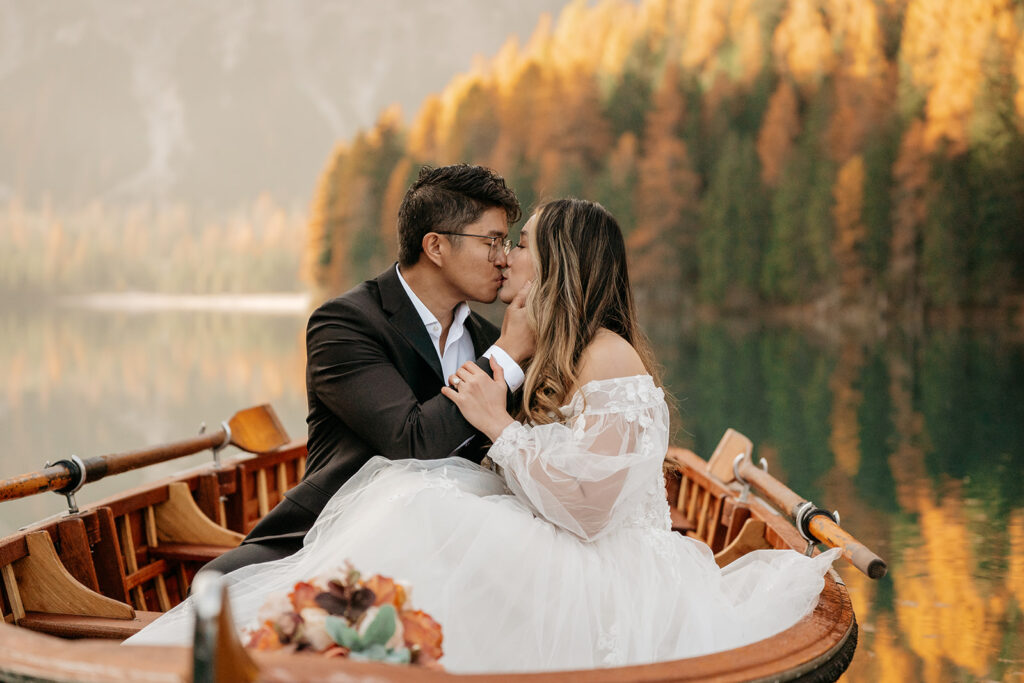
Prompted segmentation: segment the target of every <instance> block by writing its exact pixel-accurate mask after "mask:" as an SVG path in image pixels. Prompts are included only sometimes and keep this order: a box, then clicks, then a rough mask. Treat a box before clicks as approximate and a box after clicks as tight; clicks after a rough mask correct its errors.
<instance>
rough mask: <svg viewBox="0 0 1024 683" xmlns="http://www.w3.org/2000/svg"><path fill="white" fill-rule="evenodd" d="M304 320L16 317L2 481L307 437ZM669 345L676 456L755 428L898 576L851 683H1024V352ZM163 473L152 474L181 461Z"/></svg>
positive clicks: (877, 612)
mask: <svg viewBox="0 0 1024 683" xmlns="http://www.w3.org/2000/svg"><path fill="white" fill-rule="evenodd" d="M304 324H305V319H304V316H301V315H294V316H244V315H226V314H220V313H196V312H189V313H185V312H179V313H172V312H164V313H147V314H138V315H128V314H120V313H111V312H103V313H97V312H84V311H69V310H47V311H41V312H25V311H20V312H8V313H0V373H2V374H3V376H4V378H5V382H4V384H3V389H2V392H0V452H2V453H3V456H4V458H3V462H4V465H3V471H2V472H0V474H2V475H4V476H8V475H12V474H17V473H20V472H23V471H28V470H31V469H35V468H36V467H37V466H38V465H39V464H41V463H42V462H43V461H44V460H46V459H48V458H50V459H53V458H59V457H65V456H66V455H68V454H70V453H78V454H79V455H82V456H89V455H95V454H98V453H104V452H112V451H119V450H125V449H128V448H133V447H136V446H142V445H145V444H151V443H158V442H161V441H165V440H169V439H173V438H176V437H181V436H187V435H189V434H190V433H191V431H192V430H193V429H194V428H195V426H196V425H198V424H199V422H200V421H204V420H205V421H207V422H208V423H216V422H218V421H219V420H222V419H225V418H226V417H228V416H230V414H231V413H233V412H234V411H235V410H237V409H238V408H241V407H243V406H246V405H251V404H255V403H260V402H267V401H269V402H271V403H273V404H274V406H275V408H276V409H277V411H278V413H279V414H280V415H281V417H282V420H283V422H284V424H285V426H286V427H287V429H288V430H289V432H290V433H291V434H292V435H293V436H298V437H301V436H302V435H303V434H304V433H305V425H304V417H305V397H304V386H303V373H304V353H303V343H302V342H303V339H302V336H303V328H304ZM659 336H660V337H661V338H660V339H658V340H656V345H657V346H658V347H659V358H660V359H661V360H662V362H663V363H664V364H665V365H666V378H667V381H668V384H669V388H670V389H671V391H672V393H673V394H674V395H675V397H676V403H677V409H678V414H679V416H680V420H679V426H680V428H679V429H678V431H677V435H676V441H677V442H678V443H680V444H682V445H686V446H689V447H692V448H695V449H696V450H697V451H698V452H700V453H702V454H705V455H706V454H708V453H709V452H710V451H711V449H712V448H713V447H714V445H715V443H717V441H718V439H719V437H720V436H721V434H722V432H723V431H724V430H725V429H726V428H727V427H730V426H732V427H735V428H737V429H740V430H741V431H743V432H744V433H746V434H747V435H748V436H750V437H751V438H752V439H753V440H754V443H755V444H756V448H757V450H756V453H755V454H756V455H762V456H765V457H767V458H768V460H769V462H770V467H771V471H772V472H773V473H774V474H775V475H776V476H778V477H779V478H781V479H782V480H784V481H786V482H788V483H789V484H790V486H792V487H793V488H794V489H796V490H797V491H799V492H800V493H802V494H803V495H804V496H806V497H809V498H811V499H813V500H815V501H816V502H818V503H820V504H822V505H825V506H828V507H833V508H838V509H839V510H840V511H841V513H842V515H843V520H844V524H845V526H847V527H848V528H849V529H850V530H851V531H852V532H853V533H854V534H855V535H857V536H858V537H859V538H860V539H861V540H862V541H864V542H865V543H866V544H868V545H869V546H870V547H872V548H873V549H875V550H876V551H877V552H878V553H879V554H880V555H882V556H883V557H885V559H886V560H887V561H888V562H889V567H890V574H889V576H888V577H887V578H885V579H883V580H882V581H870V580H868V579H866V578H864V577H863V576H861V575H859V574H858V573H857V572H855V571H853V570H850V569H849V568H847V567H845V566H841V567H840V571H841V573H842V575H843V577H844V579H845V580H846V582H847V585H848V586H849V589H850V594H851V598H852V600H853V604H854V608H855V610H856V613H857V617H858V620H859V623H860V626H861V634H860V646H859V647H858V651H857V655H856V656H855V658H854V661H853V664H852V665H851V667H850V669H849V671H848V673H847V674H846V676H845V680H849V681H906V680H924V681H962V680H976V679H997V680H1019V679H1020V677H1021V676H1022V675H1024V674H1022V673H1021V672H1022V671H1024V645H1022V640H1024V639H1022V637H1021V636H1022V634H1024V627H1022V622H1024V618H1022V615H1024V610H1022V606H1024V506H1022V505H1021V503H1020V500H1021V494H1022V493H1024V491H1022V488H1024V428H1022V425H1024V346H1022V345H1020V344H1019V343H1011V342H1008V341H1004V340H1002V339H1000V338H999V337H997V336H993V335H985V334H957V333H948V332H940V333H935V334H932V335H930V336H928V337H927V338H926V339H923V340H907V339H901V338H892V339H889V340H887V341H885V342H882V343H875V344H867V343H862V342H860V341H854V340H843V339H840V340H839V341H836V340H835V339H821V338H816V337H814V336H811V335H808V334H802V333H799V332H796V331H792V330H777V329H750V328H748V329H733V328H731V327H729V326H726V325H701V326H697V327H696V328H695V329H694V330H692V331H691V332H687V333H686V334H684V335H682V336H680V335H679V334H678V333H676V334H673V333H672V332H671V330H669V331H668V332H667V333H665V334H660V335H659ZM206 457H208V456H206V455H199V456H194V457H193V459H192V461H201V460H204V459H205V458H206ZM162 467H163V469H162V470H158V472H156V473H151V474H147V475H146V476H147V477H148V478H150V479H151V478H154V477H156V476H157V475H158V474H160V475H161V476H162V474H163V473H167V472H170V471H174V470H176V469H179V468H180V467H181V464H180V463H169V464H167V465H165V466H162ZM132 476H135V475H122V476H121V477H115V478H111V479H110V480H105V481H103V482H100V483H98V484H97V485H95V487H89V488H88V489H87V490H86V492H85V493H86V495H85V496H83V498H84V499H85V500H93V499H96V498H99V497H101V496H104V495H109V494H110V493H113V492H115V491H117V490H119V489H120V488H122V487H124V486H126V485H129V484H130V483H135V481H133V480H131V477H132ZM126 482H127V483H126ZM60 505H61V501H60V499H58V498H57V497H55V496H49V495H46V496H36V497H35V498H33V499H29V500H27V501H20V502H17V503H13V504H10V503H8V504H4V514H3V516H2V518H0V533H4V534H6V533H9V532H10V531H12V530H13V529H15V528H16V527H17V526H19V525H20V524H23V523H25V522H27V521H29V520H31V519H35V518H39V517H41V516H43V515H45V514H50V513H53V512H57V511H59V510H60Z"/></svg>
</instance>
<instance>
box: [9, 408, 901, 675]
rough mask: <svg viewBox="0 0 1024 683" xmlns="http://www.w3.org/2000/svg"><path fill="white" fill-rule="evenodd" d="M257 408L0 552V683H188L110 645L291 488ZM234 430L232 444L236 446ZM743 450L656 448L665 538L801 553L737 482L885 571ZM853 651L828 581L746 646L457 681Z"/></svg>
mask: <svg viewBox="0 0 1024 683" xmlns="http://www.w3.org/2000/svg"><path fill="white" fill-rule="evenodd" d="M257 410H258V411H262V413H261V414H262V415H263V417H262V418H260V419H262V420H263V424H262V427H261V424H260V419H258V420H255V423H256V427H255V428H253V427H252V424H250V425H249V427H248V428H247V427H246V426H245V425H242V424H236V421H237V418H238V415H236V417H235V418H233V419H232V422H231V423H230V424H229V423H224V424H223V430H222V431H223V432H225V433H217V434H214V435H213V436H212V437H210V438H209V440H208V441H204V442H203V443H201V444H195V443H192V442H191V441H190V442H189V443H190V444H191V446H190V448H189V449H184V450H188V452H198V450H200V449H201V448H206V447H213V448H214V449H218V450H219V446H222V445H223V444H225V443H227V442H228V441H231V442H232V443H235V444H236V445H239V446H240V447H242V448H249V449H250V450H256V451H258V452H256V453H254V454H251V455H242V456H239V457H236V458H234V459H231V460H228V461H225V462H223V463H211V464H210V465H209V466H204V467H200V468H197V469H194V470H191V471H188V472H184V473H181V474H179V475H176V476H173V477H170V478H168V479H165V480H162V481H159V482H157V483H153V484H149V485H145V486H141V487H138V488H135V489H132V490H129V491H125V492H123V493H121V494H119V495H116V496H113V497H111V498H108V499H106V500H103V501H100V502H98V503H95V504H92V505H88V506H86V507H84V508H82V509H80V510H79V509H77V506H76V505H74V499H73V493H74V492H73V491H71V493H70V494H69V495H68V498H69V503H71V510H73V512H72V511H69V512H68V513H67V514H65V515H62V516H59V517H55V518H51V519H48V520H44V521H42V522H38V523H36V524H33V525H31V526H29V527H26V528H24V529H22V530H20V531H18V532H17V533H15V534H13V535H11V536H8V537H6V538H4V539H2V540H0V576H2V582H0V597H2V601H0V606H2V615H3V622H2V623H0V680H12V679H14V680H19V681H36V680H40V681H121V682H123V681H183V682H184V681H190V680H192V676H193V659H192V653H191V651H190V649H189V648H182V647H131V648H127V647H121V646H120V644H119V643H120V641H121V640H123V639H124V638H126V637H128V636H129V635H131V634H133V633H135V632H136V631H138V630H139V629H140V628H142V627H143V626H145V625H146V624H148V623H150V622H151V621H152V620H153V619H155V618H156V617H157V616H159V614H160V613H161V612H163V611H166V610H167V609H170V608H171V607H173V606H174V605H176V604H177V603H178V602H180V601H181V600H182V599H183V597H184V596H185V595H186V593H187V591H188V590H189V587H190V586H191V584H192V582H193V579H194V578H195V575H196V572H197V571H198V570H199V568H200V567H202V566H203V564H205V563H206V562H208V561H210V560H212V559H214V558H215V557H217V556H219V555H220V554H221V553H223V552H225V551H226V550H228V549H229V548H231V547H233V546H235V545H237V544H238V543H239V541H240V540H241V539H242V537H243V535H244V534H245V533H246V532H248V531H249V530H250V529H252V527H253V526H254V525H255V524H256V522H257V521H258V520H259V519H260V518H261V517H262V516H263V515H265V514H266V513H267V511H269V510H270V509H271V508H272V507H273V506H274V505H275V504H276V503H277V502H278V501H279V500H281V498H282V496H283V495H284V492H285V491H287V490H288V488H290V487H291V486H294V485H295V484H296V483H297V482H298V481H299V480H300V479H301V478H302V475H303V472H304V467H305V462H306V446H305V441H288V442H285V438H283V436H284V432H283V429H281V428H280V423H279V422H277V420H276V417H274V416H273V412H272V410H270V409H269V407H260V408H259V409H250V411H257ZM244 413H246V411H243V412H242V413H239V415H243V414H244ZM268 416H269V417H268ZM268 420H269V427H268V426H267V424H266V423H267V421H268ZM241 422H245V420H242V421H241ZM249 422H250V423H253V421H252V420H249ZM232 425H233V426H234V427H235V430H234V431H233V430H232V429H231V426H232ZM239 431H241V432H242V433H243V434H246V436H243V437H239V436H238V433H239ZM253 435H256V436H255V437H253ZM193 441H194V440H193ZM254 444H255V445H254ZM267 444H273V446H272V447H266V446H267ZM180 445H181V444H172V445H171V446H170V447H168V448H170V449H171V450H172V451H174V453H175V454H176V455H168V454H167V453H166V452H164V451H161V453H163V456H160V457H156V456H154V455H152V454H153V453H154V452H156V451H158V450H160V449H150V451H146V452H145V453H147V454H148V457H147V458H142V459H141V460H145V461H146V462H156V461H159V460H160V459H161V458H162V459H168V458H169V457H177V455H182V454H184V453H182V452H180V451H182V450H183V449H182V448H180ZM750 453H751V444H750V442H749V440H747V439H746V438H745V437H743V436H742V435H740V434H739V433H737V432H734V431H732V430H729V431H728V432H727V433H726V436H725V437H724V438H723V440H722V442H721V443H720V444H719V446H718V448H717V449H716V451H715V453H714V454H713V456H712V458H711V460H710V462H708V461H705V460H703V459H702V458H700V457H699V456H698V455H696V454H694V453H693V452H691V451H688V450H683V449H677V448H673V449H671V450H670V452H669V453H668V456H667V459H666V475H667V476H666V494H667V496H668V500H669V503H670V507H671V510H672V519H673V525H674V528H675V529H676V530H677V531H679V532H680V533H685V534H688V535H690V536H693V537H696V538H699V539H701V540H703V541H705V542H707V543H708V544H709V545H710V546H711V547H712V549H713V550H714V551H715V553H716V559H717V560H718V562H719V564H721V565H724V564H727V563H728V562H730V561H732V560H734V559H736V558H737V557H740V556H742V555H743V554H745V553H747V552H750V551H752V550H756V549H760V548H793V549H796V550H799V551H804V550H805V549H806V548H807V547H808V541H807V540H806V539H805V537H804V536H802V535H801V532H800V531H799V530H798V528H797V525H796V524H795V523H794V522H793V521H790V520H789V519H788V518H787V517H786V516H784V515H783V514H780V513H779V512H778V511H777V510H776V509H775V508H774V507H772V506H771V505H769V504H768V503H767V502H766V501H765V500H764V499H763V498H762V497H759V496H758V495H751V493H750V491H749V486H744V483H746V484H748V485H749V484H753V485H754V487H755V489H756V490H757V491H758V493H759V494H760V495H761V496H764V497H768V498H771V499H772V500H773V501H774V502H775V503H776V504H777V505H781V506H782V507H783V508H784V510H783V511H784V512H786V513H792V512H793V510H792V509H789V508H790V507H791V506H792V507H796V508H801V509H798V510H796V512H797V515H798V517H801V520H802V521H801V522H799V523H801V524H802V525H803V527H804V528H805V533H808V532H809V533H811V535H812V536H813V538H816V539H820V540H822V541H827V542H828V544H830V545H837V544H838V545H842V546H844V554H845V555H846V556H847V557H848V558H849V559H851V561H853V562H854V563H855V564H858V566H860V567H861V568H862V569H863V570H865V571H866V572H867V573H869V575H873V577H874V578H877V576H879V575H881V574H883V573H884V571H885V566H884V563H882V562H881V560H880V559H879V558H877V557H876V556H874V555H873V554H871V553H870V551H868V550H867V549H866V548H863V546H860V545H859V544H857V543H856V541H855V540H853V539H852V538H851V537H849V536H848V535H846V534H845V532H843V531H842V529H841V528H839V527H838V525H837V524H836V523H835V522H836V521H837V520H835V519H834V518H833V517H832V516H830V515H828V514H827V513H824V511H821V510H819V509H817V508H814V507H813V505H812V504H810V503H807V502H806V501H802V499H800V498H799V497H798V496H796V494H793V493H792V492H791V491H789V489H786V488H785V487H784V486H782V485H781V484H779V482H777V481H776V480H774V479H773V478H772V477H771V476H770V475H767V474H766V473H764V472H762V471H761V470H760V469H758V468H757V467H755V466H754V465H753V463H752V462H751V461H750ZM126 455H128V456H136V455H137V454H126ZM164 456H166V457H164ZM104 458H112V456H104ZM99 460H100V459H92V460H90V461H84V462H82V461H79V464H81V465H83V467H81V468H79V470H78V471H77V474H78V475H80V476H79V477H78V479H79V481H78V486H80V485H81V483H82V482H84V481H91V480H92V479H93V478H98V477H95V473H94V472H93V471H92V470H89V468H88V465H89V464H90V463H95V462H98V461H99ZM114 460H116V458H114ZM136 460H140V459H139V458H137V457H136ZM104 462H106V461H104ZM72 465H73V464H72ZM59 466H60V465H59V464H58V465H57V466H50V467H48V468H47V470H43V471H42V472H40V473H36V474H34V475H24V476H22V477H18V478H15V479H12V480H9V481H8V482H0V500H3V499H4V498H5V497H6V498H9V497H14V495H15V494H11V495H4V494H3V492H4V491H11V490H12V488H11V485H12V483H13V484H14V485H16V487H17V486H20V488H19V489H18V492H17V494H16V495H24V491H25V489H26V488H28V489H32V490H57V491H58V492H63V493H65V494H67V493H68V490H69V488H73V486H74V484H75V482H74V479H75V477H74V475H75V474H76V471H74V470H75V467H74V466H71V467H70V469H71V470H72V472H71V475H72V476H70V477H69V476H65V474H66V473H64V472H63V470H60V471H58V469H54V468H57V467H59ZM104 467H106V465H104ZM109 469H110V468H107V469H106V470H104V473H105V472H106V471H108V470H109ZM115 469H116V468H115ZM47 473H49V474H48V475H47ZM41 475H47V476H50V478H51V479H54V478H55V481H56V483H55V484H53V485H47V484H46V483H45V482H46V476H41ZM100 476H103V475H102V474H101V475H100ZM33 477H34V478H33ZM26 482H29V483H28V484H26ZM5 485H7V486H6V488H5ZM808 506H810V507H808ZM812 508H813V509H812ZM224 630H225V631H229V629H224ZM856 642H857V624H856V620H855V617H854V613H853V608H852V605H851V603H850V597H849V595H848V593H847V590H846V587H845V586H844V585H843V583H842V581H841V580H840V578H839V576H838V574H836V573H835V571H834V570H833V571H830V572H829V573H828V574H827V575H826V578H825V588H824V590H823V591H822V593H821V597H820V599H819V601H818V604H817V606H816V607H815V609H814V610H813V611H812V612H811V613H810V614H809V615H807V616H806V617H805V618H804V619H802V620H801V621H800V622H798V623H797V624H795V625H794V626H792V627H791V628H789V629H787V630H786V631H784V632H782V633H779V634H777V635H775V636H773V637H771V638H768V639H766V640H763V641H760V642H757V643H753V644H751V645H748V646H745V647H741V648H737V649H734V650H729V651H726V652H719V653H715V654H711V655H705V656H702V657H693V658H689V659H683V660H677V661H669V662H659V663H655V664H650V665H646V666H631V667H621V668H611V669H594V670H586V671H573V672H556V673H538V674H520V675H515V676H508V675H502V676H500V677H499V676H460V677H459V679H460V680H468V681H496V680H499V678H500V680H521V681H523V683H529V682H535V681H536V682H543V681H556V680H565V679H566V678H567V677H570V676H571V678H572V680H579V681H585V682H587V683H605V682H608V683H610V682H613V681H614V682H618V681H627V680H628V681H694V680H708V679H714V680H719V681H748V680H829V681H831V680H835V679H836V678H838V677H839V675H840V674H841V673H842V672H843V671H844V670H845V668H846V666H847V665H848V664H849V662H850V659H851V658H852V656H853V651H854V648H855V647H856ZM243 656H244V655H243ZM251 657H252V660H253V661H254V662H255V664H256V666H257V667H258V673H256V676H257V678H258V680H265V681H278V680H280V681H327V680H338V679H339V677H340V678H344V679H345V680H348V679H349V678H355V679H358V678H361V677H362V676H367V677H371V678H373V679H374V680H382V681H392V680H396V681H397V680H402V681H406V680H410V681H441V680H442V679H445V680H451V679H452V675H449V674H445V673H444V672H441V671H435V670H428V669H420V668H417V667H397V666H392V665H387V664H377V663H366V662H355V661H349V660H339V659H335V658H332V659H327V658H323V657H318V656H296V655H287V654H281V653H263V652H253V653H252V654H251ZM228 679H229V678H227V677H225V676H224V675H222V676H220V677H219V680H228ZM196 680H198V677H197V679H196Z"/></svg>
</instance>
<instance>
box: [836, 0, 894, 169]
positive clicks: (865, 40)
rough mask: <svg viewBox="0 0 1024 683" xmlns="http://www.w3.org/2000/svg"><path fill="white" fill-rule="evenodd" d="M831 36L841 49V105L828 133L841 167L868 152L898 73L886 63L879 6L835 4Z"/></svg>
mask: <svg viewBox="0 0 1024 683" xmlns="http://www.w3.org/2000/svg"><path fill="white" fill-rule="evenodd" d="M829 7H830V9H829V18H830V19H831V33H832V35H833V37H834V38H835V40H836V42H837V43H838V44H839V46H840V47H839V51H838V52H839V53H838V56H837V60H838V63H837V66H836V69H835V79H834V92H835V105H834V107H833V113H832V118H831V121H830V123H829V130H828V133H827V136H828V143H829V145H828V146H829V151H830V153H831V155H832V157H833V158H834V159H836V160H837V161H838V162H839V163H843V162H845V161H846V160H848V159H849V158H850V157H851V156H852V155H853V154H855V153H857V152H859V151H861V150H862V148H863V145H864V142H865V140H866V138H867V137H868V135H869V133H870V132H872V131H875V130H877V128H878V124H879V122H880V121H881V119H882V117H883V116H885V115H886V114H888V113H889V111H890V108H891V105H892V101H893V98H894V94H895V93H894V88H893V86H894V84H895V78H894V71H893V67H892V65H891V64H889V62H888V61H887V60H886V58H885V53H884V49H883V45H882V33H881V30H882V29H881V26H880V24H879V19H878V12H877V9H876V7H875V5H874V4H873V3H870V2H860V1H859V0H830V6H829Z"/></svg>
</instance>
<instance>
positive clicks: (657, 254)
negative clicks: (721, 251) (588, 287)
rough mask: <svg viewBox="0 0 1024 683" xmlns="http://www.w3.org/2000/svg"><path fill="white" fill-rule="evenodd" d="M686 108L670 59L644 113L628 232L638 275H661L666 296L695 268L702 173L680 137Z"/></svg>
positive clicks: (650, 278) (683, 286)
mask: <svg viewBox="0 0 1024 683" xmlns="http://www.w3.org/2000/svg"><path fill="white" fill-rule="evenodd" d="M685 113H686V112H685V102H684V100H683V96H682V92H681V91H680V88H679V71H678V67H676V66H675V65H674V64H670V65H669V66H668V68H666V69H665V73H664V76H663V77H662V80H661V84H660V86H659V88H658V90H657V92H656V93H655V96H654V104H653V107H652V109H651V110H650V112H649V113H648V114H647V119H646V125H645V130H644V139H643V147H642V156H641V158H640V161H639V163H638V176H637V188H636V199H635V214H636V229H635V231H634V232H633V234H632V235H631V236H630V246H631V248H632V249H633V250H634V255H635V263H636V270H637V273H638V276H637V279H638V280H639V281H640V282H641V283H642V282H647V283H648V284H650V283H652V282H654V281H660V283H661V286H659V287H658V288H657V290H658V291H659V292H661V293H669V298H673V297H675V296H678V295H679V294H680V293H681V292H683V291H687V290H689V289H691V288H690V287H689V285H690V280H692V278H693V276H694V274H693V273H692V272H691V271H692V270H693V269H694V268H695V253H694V252H695V245H696V225H695V220H694V214H695V212H696V210H697V205H696V201H697V192H698V190H699V186H700V177H699V176H698V175H697V174H696V173H695V172H694V171H693V168H692V164H691V161H690V158H689V152H688V150H687V148H686V143H685V142H684V141H683V140H682V139H681V138H680V137H679V130H680V129H681V127H682V124H683V122H684V117H685ZM665 303H671V302H665Z"/></svg>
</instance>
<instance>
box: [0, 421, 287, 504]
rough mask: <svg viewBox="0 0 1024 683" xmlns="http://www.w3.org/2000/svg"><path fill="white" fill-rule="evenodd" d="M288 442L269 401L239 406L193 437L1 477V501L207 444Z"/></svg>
mask: <svg viewBox="0 0 1024 683" xmlns="http://www.w3.org/2000/svg"><path fill="white" fill-rule="evenodd" d="M286 443H288V433H287V432H285V430H284V427H283V426H282V425H281V421H280V420H278V419H277V414H276V413H274V409H273V408H271V407H270V406H269V405H261V406H255V407H253V408H246V409H245V410H240V411H238V412H237V413H235V414H234V416H232V418H231V419H230V420H228V421H227V422H222V423H221V428H220V429H218V430H215V431H212V432H209V433H205V434H200V435H199V436H197V437H194V438H191V439H183V440H181V441H175V442H173V443H169V444H165V445H163V446H154V447H153V448H147V449H144V450H141V451H128V452H126V453H113V454H110V455H99V456H96V457H94V458H89V459H87V460H82V459H80V458H78V457H77V456H72V459H71V460H61V461H60V462H57V463H55V464H53V465H49V466H47V467H46V468H44V469H42V470H39V471H37V472H30V473H28V474H23V475H21V476H19V477H12V478H10V479H6V480H4V481H0V501H2V500H13V499H14V498H24V497H25V496H32V495H35V494H37V493H43V492H44V491H56V492H58V493H69V492H72V493H73V492H74V491H76V490H78V488H80V487H81V486H82V484H86V483H89V482H94V481H99V480H100V479H103V478H104V477H107V476H110V475H112V474H120V473H121V472H127V471H129V470H135V469H138V468H140V467H146V466H148V465H153V464H156V463H158V462H164V461H167V460H174V459H175V458H181V457H184V456H186V455H192V454H193V453H198V452H200V451H203V450H206V449H207V448H212V449H214V450H215V451H219V450H220V449H221V448H223V447H224V446H227V445H228V444H231V445H233V446H237V447H238V448H240V449H242V450H243V451H248V452H250V453H262V452H264V451H269V450H273V449H274V448H277V447H278V446H281V445H284V444H286Z"/></svg>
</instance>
